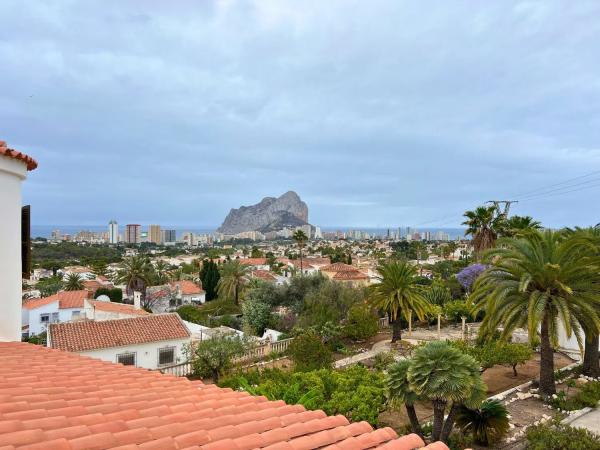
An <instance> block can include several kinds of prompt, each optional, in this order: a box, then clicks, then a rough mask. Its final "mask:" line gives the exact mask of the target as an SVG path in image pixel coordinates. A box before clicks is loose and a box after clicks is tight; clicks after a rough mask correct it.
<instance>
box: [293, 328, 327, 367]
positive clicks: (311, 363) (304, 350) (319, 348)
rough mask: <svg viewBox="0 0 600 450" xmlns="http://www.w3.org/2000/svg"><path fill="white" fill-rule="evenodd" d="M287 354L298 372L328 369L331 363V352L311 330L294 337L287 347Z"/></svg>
mask: <svg viewBox="0 0 600 450" xmlns="http://www.w3.org/2000/svg"><path fill="white" fill-rule="evenodd" d="M288 353H289V355H290V359H291V360H292V361H293V363H294V368H295V369H296V370H297V371H300V372H309V371H311V370H316V369H322V368H329V367H331V363H332V362H333V355H332V353H331V350H330V349H329V348H328V347H327V346H326V345H325V344H324V343H323V340H322V339H321V336H319V335H318V334H317V333H316V332H314V331H313V330H306V331H305V332H304V333H302V334H300V335H298V336H296V337H295V338H294V340H293V341H292V342H291V343H290V346H289V347H288Z"/></svg>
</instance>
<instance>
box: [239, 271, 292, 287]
mask: <svg viewBox="0 0 600 450" xmlns="http://www.w3.org/2000/svg"><path fill="white" fill-rule="evenodd" d="M248 276H249V278H250V279H252V278H256V279H259V280H262V281H267V282H269V283H275V284H276V285H278V286H281V285H283V284H285V283H287V278H286V277H284V276H282V275H278V274H276V273H275V272H270V271H268V270H260V269H259V270H253V271H252V272H250V274H249V275H248Z"/></svg>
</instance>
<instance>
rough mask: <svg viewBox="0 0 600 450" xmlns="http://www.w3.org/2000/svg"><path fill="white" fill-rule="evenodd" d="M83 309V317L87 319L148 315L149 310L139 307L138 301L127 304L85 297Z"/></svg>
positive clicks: (111, 318)
mask: <svg viewBox="0 0 600 450" xmlns="http://www.w3.org/2000/svg"><path fill="white" fill-rule="evenodd" d="M83 309H84V312H85V318H86V319H88V320H113V319H127V318H130V317H137V316H147V315H150V313H149V312H147V311H144V310H143V309H142V308H141V307H140V305H139V303H137V304H134V305H127V304H125V303H116V302H110V301H102V300H88V299H85V300H84V301H83Z"/></svg>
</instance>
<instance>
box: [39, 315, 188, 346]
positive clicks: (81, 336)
mask: <svg viewBox="0 0 600 450" xmlns="http://www.w3.org/2000/svg"><path fill="white" fill-rule="evenodd" d="M48 333H49V342H50V345H51V346H52V348H55V349H59V350H65V351H69V352H81V351H86V350H95V349H101V348H112V347H123V346H125V345H135V344H143V343H146V342H159V341H169V340H173V339H185V338H189V337H190V332H189V331H188V329H187V328H186V326H185V325H184V324H183V322H182V321H181V319H180V318H179V316H178V315H177V314H175V313H172V314H149V315H147V316H141V317H132V318H128V319H114V320H102V321H81V322H66V323H53V324H50V325H49V326H48Z"/></svg>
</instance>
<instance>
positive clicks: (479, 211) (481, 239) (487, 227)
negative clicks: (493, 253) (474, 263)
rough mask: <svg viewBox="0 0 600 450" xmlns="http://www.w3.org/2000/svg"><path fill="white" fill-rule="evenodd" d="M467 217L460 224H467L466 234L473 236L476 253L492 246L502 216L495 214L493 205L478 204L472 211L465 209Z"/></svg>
mask: <svg viewBox="0 0 600 450" xmlns="http://www.w3.org/2000/svg"><path fill="white" fill-rule="evenodd" d="M464 216H465V217H466V218H467V220H465V221H464V222H463V223H462V224H463V225H466V226H467V229H466V231H465V236H466V235H471V236H472V237H473V248H474V249H475V253H476V254H481V252H483V251H484V250H487V249H489V248H492V247H493V246H494V245H495V244H496V239H498V233H500V232H501V230H502V222H503V217H502V216H499V215H497V214H496V207H495V206H478V207H477V208H475V210H474V211H466V212H465V213H464Z"/></svg>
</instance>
